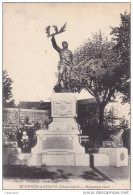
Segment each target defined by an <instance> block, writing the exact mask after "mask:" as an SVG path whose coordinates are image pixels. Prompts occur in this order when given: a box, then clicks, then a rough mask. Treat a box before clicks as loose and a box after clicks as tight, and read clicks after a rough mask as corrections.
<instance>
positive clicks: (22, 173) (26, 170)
mask: <svg viewBox="0 0 133 195" xmlns="http://www.w3.org/2000/svg"><path fill="white" fill-rule="evenodd" d="M71 176H72V174H71V173H67V174H66V173H64V171H63V170H61V169H57V170H56V171H50V170H48V169H47V167H46V166H42V167H41V168H40V167H27V166H20V165H15V166H4V169H3V177H4V178H10V179H11V178H13V179H15V178H19V179H51V180H54V179H63V180H64V179H69V178H70V177H71Z"/></svg>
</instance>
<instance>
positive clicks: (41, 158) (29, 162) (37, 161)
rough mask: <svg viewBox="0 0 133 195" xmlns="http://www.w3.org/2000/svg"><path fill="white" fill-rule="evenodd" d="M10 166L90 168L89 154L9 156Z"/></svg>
mask: <svg viewBox="0 0 133 195" xmlns="http://www.w3.org/2000/svg"><path fill="white" fill-rule="evenodd" d="M9 164H10V165H25V166H39V167H40V166H90V156H89V154H53V155H52V154H10V155H9Z"/></svg>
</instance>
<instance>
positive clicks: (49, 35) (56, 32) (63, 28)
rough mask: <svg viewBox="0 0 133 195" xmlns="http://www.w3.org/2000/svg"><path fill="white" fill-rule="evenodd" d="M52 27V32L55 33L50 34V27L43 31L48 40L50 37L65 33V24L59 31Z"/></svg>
mask: <svg viewBox="0 0 133 195" xmlns="http://www.w3.org/2000/svg"><path fill="white" fill-rule="evenodd" d="M52 27H53V28H54V30H55V33H53V34H50V28H51V26H47V27H46V29H45V30H46V34H47V37H48V38H49V37H52V36H54V35H57V34H60V33H63V32H65V31H66V23H65V24H64V25H63V26H62V27H61V29H60V30H58V28H57V26H55V25H53V26H52Z"/></svg>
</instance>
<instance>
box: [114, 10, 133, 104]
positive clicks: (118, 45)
mask: <svg viewBox="0 0 133 195" xmlns="http://www.w3.org/2000/svg"><path fill="white" fill-rule="evenodd" d="M120 19H121V23H120V26H119V27H114V28H113V27H111V29H112V31H111V33H110V34H111V35H114V38H113V40H114V41H115V46H114V48H113V49H114V52H116V53H117V57H118V59H119V60H120V63H121V66H120V70H119V74H121V80H120V82H121V84H120V85H119V86H118V90H119V91H120V92H121V93H123V94H124V97H123V102H129V101H130V39H131V38H130V36H131V35H130V14H127V12H125V13H124V14H120Z"/></svg>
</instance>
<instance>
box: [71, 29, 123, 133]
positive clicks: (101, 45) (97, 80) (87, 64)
mask: <svg viewBox="0 0 133 195" xmlns="http://www.w3.org/2000/svg"><path fill="white" fill-rule="evenodd" d="M113 47H114V43H113V42H112V41H108V40H107V38H105V37H104V36H103V35H102V34H101V32H99V33H96V34H93V39H92V40H90V39H88V40H87V41H86V42H85V43H84V44H83V45H82V46H81V47H80V48H78V49H77V50H76V51H75V53H74V61H75V65H76V66H75V67H74V69H73V73H72V78H71V88H72V89H73V90H74V91H78V92H80V91H81V90H82V89H85V90H87V91H88V92H89V93H90V94H91V95H92V96H94V97H95V99H96V101H97V104H98V107H99V130H100V132H101V133H102V131H103V117H104V116H103V115H104V108H105V106H106V105H107V103H108V102H109V101H110V100H111V97H112V96H114V93H115V91H116V90H117V85H119V79H120V78H119V73H118V71H119V66H120V63H119V60H118V58H117V55H116V53H115V52H114V50H113Z"/></svg>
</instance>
